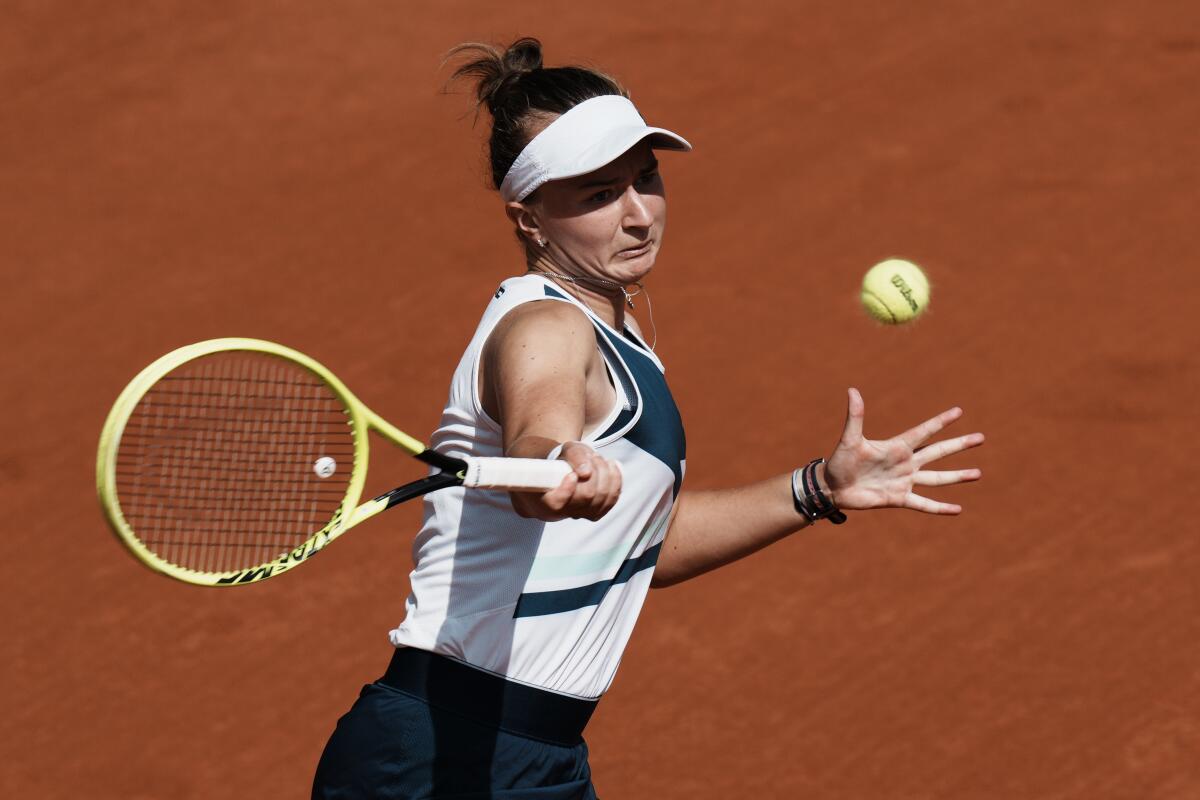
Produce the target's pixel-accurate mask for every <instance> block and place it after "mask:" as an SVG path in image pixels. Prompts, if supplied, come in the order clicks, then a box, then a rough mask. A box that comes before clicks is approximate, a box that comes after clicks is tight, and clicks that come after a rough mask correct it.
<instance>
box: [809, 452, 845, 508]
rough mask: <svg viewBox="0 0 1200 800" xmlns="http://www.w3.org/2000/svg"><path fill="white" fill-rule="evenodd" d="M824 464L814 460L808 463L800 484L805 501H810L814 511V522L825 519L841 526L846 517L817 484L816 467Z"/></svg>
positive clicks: (817, 459) (823, 460)
mask: <svg viewBox="0 0 1200 800" xmlns="http://www.w3.org/2000/svg"><path fill="white" fill-rule="evenodd" d="M824 463H825V459H823V458H816V459H813V460H812V461H810V462H808V464H807V466H805V467H804V469H803V472H802V473H801V482H802V484H803V486H804V494H805V498H804V499H805V500H806V501H807V500H810V499H811V500H812V502H813V505H815V506H816V510H815V512H814V514H813V518H814V520H818V519H827V520H829V521H830V522H832V523H833V524H834V525H841V524H842V523H843V522H845V521H846V515H845V514H844V513H842V511H841V510H839V509H838V507H837V506H835V505H834V504H833V500H831V499H830V498H829V497H828V496H827V495H826V494H825V492H823V491H821V484H819V483H817V467H818V466H820V465H821V464H824Z"/></svg>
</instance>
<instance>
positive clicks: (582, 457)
mask: <svg viewBox="0 0 1200 800" xmlns="http://www.w3.org/2000/svg"><path fill="white" fill-rule="evenodd" d="M595 454H596V451H595V450H593V449H592V448H590V447H588V446H587V445H586V444H584V443H583V442H566V443H565V444H563V449H562V456H561V457H562V459H563V460H564V461H566V462H567V463H568V464H570V465H571V468H572V469H573V470H575V474H576V475H578V476H579V477H580V478H587V477H589V476H591V474H592V469H593V467H592V457H593V456H594V455H595Z"/></svg>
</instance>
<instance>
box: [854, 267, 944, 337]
mask: <svg viewBox="0 0 1200 800" xmlns="http://www.w3.org/2000/svg"><path fill="white" fill-rule="evenodd" d="M862 304H863V308H865V309H866V310H867V313H868V314H870V315H871V316H872V317H874V318H875V319H877V320H879V321H880V322H883V323H886V324H888V325H899V324H901V323H904V322H909V321H911V320H914V319H916V318H917V317H919V316H921V314H922V313H924V311H925V307H926V306H928V305H929V279H928V278H926V277H925V273H924V272H922V271H921V268H920V267H918V266H917V265H916V264H914V263H912V262H911V261H905V260H904V259H901V258H891V259H888V260H887V261H881V262H880V263H878V264H876V265H875V266H873V267H871V268H870V269H869V270H867V274H866V275H865V276H864V277H863V285H862Z"/></svg>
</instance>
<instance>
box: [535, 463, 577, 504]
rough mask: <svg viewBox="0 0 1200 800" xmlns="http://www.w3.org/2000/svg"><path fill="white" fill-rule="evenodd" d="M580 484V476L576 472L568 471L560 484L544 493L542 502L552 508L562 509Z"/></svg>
mask: <svg viewBox="0 0 1200 800" xmlns="http://www.w3.org/2000/svg"><path fill="white" fill-rule="evenodd" d="M578 485H579V476H578V475H576V474H575V473H574V472H568V473H567V474H566V475H564V476H563V479H562V482H561V483H559V484H558V486H556V487H554V488H553V489H551V490H550V491H548V492H546V493H545V494H543V495H542V502H543V503H545V504H546V506H548V507H549V508H550V509H551V510H554V511H561V510H562V509H563V507H564V506H566V504H567V503H568V502H569V501H570V499H571V497H572V496H573V495H574V494H575V488H576V487H577V486H578Z"/></svg>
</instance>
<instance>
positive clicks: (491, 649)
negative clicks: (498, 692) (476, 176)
mask: <svg viewBox="0 0 1200 800" xmlns="http://www.w3.org/2000/svg"><path fill="white" fill-rule="evenodd" d="M537 300H555V301H558V302H565V303H571V304H573V305H574V306H576V307H577V308H579V309H580V310H581V311H583V312H584V313H585V314H587V316H588V318H589V319H590V320H591V322H592V325H593V326H594V327H595V330H596V341H597V346H598V347H599V348H600V352H601V354H602V355H603V356H604V361H605V364H606V365H607V367H608V371H609V377H610V378H611V379H612V383H613V386H614V387H615V388H616V391H617V402H616V403H615V404H614V407H613V409H612V411H611V412H610V413H609V416H608V418H607V419H606V420H605V421H604V422H603V423H602V424H600V425H599V426H597V427H596V428H595V430H594V432H593V433H592V434H590V435H588V436H585V437H584V439H583V441H585V442H586V443H587V444H589V445H590V446H591V447H593V448H595V449H596V450H597V451H598V452H599V453H600V454H601V455H603V456H604V457H605V458H610V459H616V460H618V461H620V462H621V467H622V471H623V480H622V490H621V497H620V499H619V500H618V501H617V504H616V505H615V506H614V507H613V508H612V510H611V511H609V512H608V514H606V515H605V516H604V517H603V518H602V519H600V520H599V521H596V522H593V521H591V520H584V519H565V520H560V521H557V522H542V521H539V520H533V519H524V518H522V517H519V516H517V514H516V513H515V512H514V511H513V509H512V504H511V503H510V501H509V497H508V495H507V494H506V493H504V492H494V491H482V490H478V489H472V490H466V489H463V488H462V487H455V488H450V489H443V490H441V491H437V492H433V493H432V494H429V495H426V497H425V517H424V524H423V525H422V526H421V531H420V533H418V534H417V537H416V541H415V542H414V543H413V561H414V563H415V565H416V566H415V567H414V569H413V571H412V574H411V576H410V577H411V580H412V593H411V594H410V595H409V596H408V600H407V601H406V603H405V618H404V621H403V622H402V623H401V624H400V626H399V627H397V628H396V629H395V630H393V631H391V633H390V635H389V638H390V639H391V642H392V644H393V645H395V646H397V647H417V648H421V649H423V650H430V651H432V652H435V653H440V654H442V655H444V656H449V657H451V658H455V659H459V660H461V661H464V662H466V663H468V664H471V665H472V666H475V667H478V668H480V669H483V670H487V671H489V672H492V673H495V674H497V675H502V676H504V677H505V678H508V679H509V680H514V681H518V682H521V683H526V684H530V685H533V686H537V687H540V688H542V689H547V690H550V691H554V692H559V693H562V694H567V695H571V696H574V697H580V698H588V699H592V698H596V697H599V696H600V695H602V694H603V693H604V692H605V690H607V689H608V687H609V685H610V684H611V683H612V679H613V676H614V675H615V674H616V671H617V665H618V664H619V663H620V661H621V654H622V652H623V651H624V649H625V644H626V643H627V642H628V641H629V636H630V634H631V633H632V631H633V625H634V622H635V621H636V619H637V615H638V612H639V611H640V610H641V607H642V601H643V600H644V599H645V597H646V592H647V591H648V590H649V588H650V577H651V575H652V574H653V572H654V564H655V562H656V561H657V559H658V552H659V548H660V546H661V544H662V540H663V537H664V535H665V534H666V526H667V521H668V519H669V517H670V514H671V507H672V505H673V504H674V501H675V497H676V496H678V494H679V487H680V485H681V483H682V481H683V473H684V455H685V445H684V435H683V423H682V421H681V420H680V417H679V411H678V409H677V408H676V406H675V402H674V400H672V398H671V393H670V390H669V389H668V388H667V383H666V380H665V379H664V378H663V366H662V363H661V362H660V361H659V360H658V358H657V357H656V356H655V355H654V353H653V352H652V351H651V350H650V348H649V347H647V346H646V344H645V342H643V341H642V340H641V339H640V338H638V337H637V336H635V335H634V334H633V333H632V332H631V331H629V330H628V329H627V330H626V331H625V332H623V333H621V332H618V331H616V330H614V329H613V328H611V327H609V326H608V325H607V324H605V323H604V322H603V321H602V320H601V319H600V318H599V317H597V316H596V315H595V314H593V313H592V312H591V311H590V310H589V309H588V308H587V307H586V306H585V305H583V304H582V303H581V302H579V301H577V300H575V299H574V298H572V297H570V296H569V295H567V294H566V293H565V292H563V291H561V290H560V289H558V288H557V287H555V286H554V285H552V284H550V283H549V282H548V281H547V280H546V279H544V278H541V277H539V276H536V275H526V276H522V277H518V278H510V279H509V280H507V281H505V282H504V283H503V284H501V286H500V289H499V290H498V291H497V292H496V295H495V297H494V298H493V299H492V302H491V303H490V304H489V305H488V307H487V310H486V311H485V312H484V315H483V319H482V320H481V321H480V323H479V328H478V329H477V330H476V332H475V336H474V338H472V340H471V343H470V345H468V347H467V350H466V352H465V353H464V354H463V357H462V360H461V361H460V362H459V364H458V368H457V369H456V370H455V373H454V378H453V380H452V382H451V384H450V399H449V401H448V402H447V403H446V409H445V411H444V412H443V413H442V420H441V424H440V426H439V427H438V429H437V431H436V432H435V433H434V434H433V437H432V441H431V446H432V447H433V448H435V449H436V450H438V451H440V452H443V453H447V454H449V455H453V456H464V455H470V456H499V455H502V454H503V453H502V449H503V444H502V432H501V429H500V425H499V424H498V423H496V422H495V421H494V420H492V419H491V418H490V417H489V416H488V415H487V413H486V412H484V410H483V406H482V404H481V402H480V398H479V392H478V386H479V381H478V378H479V359H480V355H481V353H482V352H483V346H484V343H485V342H486V341H487V338H488V336H489V335H490V334H491V332H492V330H493V329H494V328H495V326H496V323H497V322H499V321H500V318H501V317H503V316H504V315H505V314H507V313H508V312H509V311H511V310H512V309H514V308H516V307H517V306H519V305H521V304H522V303H528V302H533V301H537Z"/></svg>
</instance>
